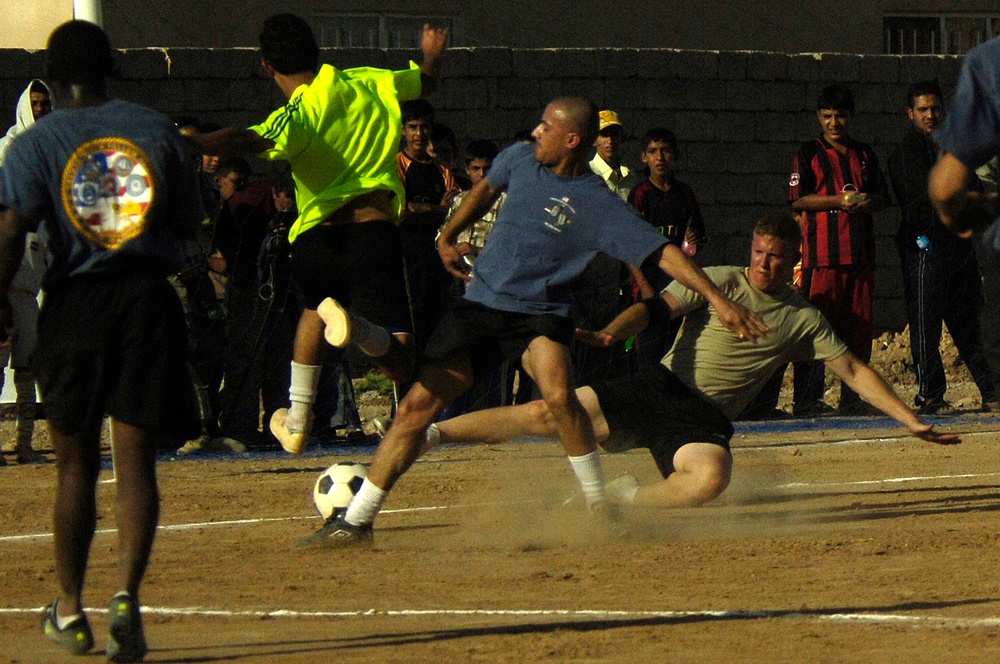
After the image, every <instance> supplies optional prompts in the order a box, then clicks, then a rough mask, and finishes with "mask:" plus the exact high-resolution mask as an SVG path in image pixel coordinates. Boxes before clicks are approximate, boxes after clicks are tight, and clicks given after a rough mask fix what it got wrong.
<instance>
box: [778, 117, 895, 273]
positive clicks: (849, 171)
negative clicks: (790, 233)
mask: <svg viewBox="0 0 1000 664" xmlns="http://www.w3.org/2000/svg"><path fill="white" fill-rule="evenodd" d="M845 145H846V147H847V152H846V153H844V154H841V153H840V152H838V151H837V150H836V148H834V147H833V146H832V145H830V143H828V142H827V141H826V139H824V138H823V137H822V136H820V137H818V138H816V139H815V140H813V141H809V142H808V143H803V144H802V146H801V147H799V150H798V152H796V153H795V159H794V161H793V162H792V176H791V178H790V180H789V182H788V201H789V202H790V203H794V202H795V201H797V200H798V199H800V198H803V197H804V196H808V195H810V194H819V195H821V196H839V195H841V194H844V193H845V192H849V191H857V192H859V193H864V194H870V195H877V196H882V197H883V198H884V199H886V200H888V196H889V192H888V188H887V187H886V183H885V178H884V177H883V176H882V170H881V169H880V168H879V164H878V157H877V156H876V155H875V151H874V150H873V149H872V148H871V146H869V145H866V144H865V143H861V142H858V141H855V140H852V139H847V140H846V141H845ZM802 215H803V220H802V240H803V242H802V266H803V267H805V268H809V267H830V266H837V265H859V266H871V265H874V264H875V228H874V221H873V219H872V215H871V213H870V212H855V213H851V214H848V213H847V212H845V211H843V210H841V209H839V208H838V209H833V210H821V211H813V210H807V211H804V212H803V213H802Z"/></svg>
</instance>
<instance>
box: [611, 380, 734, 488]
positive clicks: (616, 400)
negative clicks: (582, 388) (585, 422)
mask: <svg viewBox="0 0 1000 664" xmlns="http://www.w3.org/2000/svg"><path fill="white" fill-rule="evenodd" d="M591 388H592V389H593V390H594V392H595V393H596V394H597V400H598V402H599V403H600V406H601V410H602V411H603V412H604V419H605V420H607V422H608V429H609V430H610V434H611V435H610V436H609V438H608V440H606V441H604V442H603V443H601V447H603V448H604V449H605V450H607V451H608V452H624V451H625V450H630V449H634V448H637V447H644V448H646V449H648V450H649V453H650V454H652V455H653V460H655V461H656V467H657V468H659V469H660V473H662V474H663V476H664V477H666V476H667V475H669V474H670V473H672V472H674V454H676V453H677V450H679V449H680V448H681V447H683V446H684V445H687V444H688V443H712V444H715V445H718V446H720V447H724V448H725V449H727V450H728V449H729V439H730V438H732V437H733V425H732V423H731V422H730V421H729V418H727V417H726V416H725V415H723V414H722V411H720V410H719V409H718V408H716V407H715V406H714V405H712V404H711V403H709V402H708V401H706V400H705V399H703V398H702V397H700V396H698V395H697V394H695V393H694V392H693V391H691V390H690V389H689V388H688V387H687V386H686V385H685V384H684V383H682V382H681V381H680V379H679V378H677V376H675V375H674V374H673V373H671V372H670V370H669V369H667V368H666V367H664V366H663V365H662V364H656V365H653V366H646V367H642V368H641V369H640V370H639V373H637V374H634V375H631V376H621V377H618V378H611V379H608V380H603V381H599V382H597V383H595V384H593V385H591Z"/></svg>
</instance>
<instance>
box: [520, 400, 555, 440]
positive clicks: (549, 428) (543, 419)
mask: <svg viewBox="0 0 1000 664" xmlns="http://www.w3.org/2000/svg"><path fill="white" fill-rule="evenodd" d="M524 408H525V409H527V411H528V421H529V422H531V424H532V426H533V428H534V430H535V433H536V434H538V435H543V436H544V435H546V434H554V433H555V431H556V418H555V417H554V416H553V415H552V411H551V410H549V406H548V404H546V403H545V402H544V401H542V400H538V401H530V402H528V403H526V404H524Z"/></svg>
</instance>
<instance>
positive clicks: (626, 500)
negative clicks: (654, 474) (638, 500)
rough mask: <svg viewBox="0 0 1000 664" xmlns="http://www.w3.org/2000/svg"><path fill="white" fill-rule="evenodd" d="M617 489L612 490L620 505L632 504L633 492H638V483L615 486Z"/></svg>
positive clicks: (633, 501) (633, 499) (633, 502)
mask: <svg viewBox="0 0 1000 664" xmlns="http://www.w3.org/2000/svg"><path fill="white" fill-rule="evenodd" d="M616 488H617V491H615V492H614V495H615V497H616V498H617V499H618V502H619V503H620V504H622V505H634V504H635V494H637V493H639V485H638V484H636V485H634V486H633V485H626V486H620V487H616Z"/></svg>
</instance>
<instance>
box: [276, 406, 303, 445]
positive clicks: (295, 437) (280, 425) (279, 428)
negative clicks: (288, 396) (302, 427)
mask: <svg viewBox="0 0 1000 664" xmlns="http://www.w3.org/2000/svg"><path fill="white" fill-rule="evenodd" d="M286 419H288V409H287V408H279V409H278V410H276V411H274V414H273V415H271V423H270V428H271V433H272V434H273V435H274V437H275V438H277V439H278V442H279V443H281V447H282V448H284V450H285V451H286V452H288V453H289V454H302V453H303V452H304V451H305V449H306V436H307V435H308V433H309V432H308V431H297V432H294V433H293V432H291V431H289V430H288V427H286V426H285V420H286Z"/></svg>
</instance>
